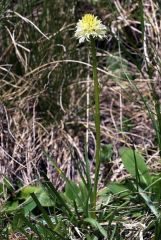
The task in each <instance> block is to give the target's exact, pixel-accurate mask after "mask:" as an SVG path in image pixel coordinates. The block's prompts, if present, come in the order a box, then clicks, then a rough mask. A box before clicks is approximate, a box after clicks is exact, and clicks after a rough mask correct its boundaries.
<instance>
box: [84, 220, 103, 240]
mask: <svg viewBox="0 0 161 240" xmlns="http://www.w3.org/2000/svg"><path fill="white" fill-rule="evenodd" d="M84 221H85V222H88V223H89V224H90V225H91V226H92V227H94V228H95V229H97V230H99V231H100V233H101V234H102V235H103V236H104V237H105V238H107V231H106V230H105V229H104V228H103V227H102V226H101V224H100V223H99V222H97V220H95V219H93V218H85V219H84Z"/></svg>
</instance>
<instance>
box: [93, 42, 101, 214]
mask: <svg viewBox="0 0 161 240" xmlns="http://www.w3.org/2000/svg"><path fill="white" fill-rule="evenodd" d="M91 54H92V65H93V81H94V97H95V130H96V155H95V156H96V163H95V164H96V165H95V176H94V187H93V193H92V203H91V204H92V211H93V214H92V215H93V217H94V218H95V217H96V200H97V186H98V179H99V171H100V100H99V94H100V87H99V82H98V75H97V59H96V46H95V40H94V39H93V38H91Z"/></svg>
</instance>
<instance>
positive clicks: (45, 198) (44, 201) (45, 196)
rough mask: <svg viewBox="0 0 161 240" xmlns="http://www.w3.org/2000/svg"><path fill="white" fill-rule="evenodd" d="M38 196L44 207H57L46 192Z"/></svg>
mask: <svg viewBox="0 0 161 240" xmlns="http://www.w3.org/2000/svg"><path fill="white" fill-rule="evenodd" d="M36 195H37V198H38V200H39V202H40V204H41V205H42V206H43V207H53V206H54V205H55V202H54V201H53V200H52V199H51V198H50V197H49V195H48V193H47V192H46V191H45V190H44V191H42V192H41V193H40V194H36Z"/></svg>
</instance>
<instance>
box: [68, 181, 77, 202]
mask: <svg viewBox="0 0 161 240" xmlns="http://www.w3.org/2000/svg"><path fill="white" fill-rule="evenodd" d="M78 193H79V188H78V186H77V185H76V183H75V182H73V181H69V182H67V183H66V185H65V194H66V196H67V197H68V198H69V199H70V200H72V201H75V200H76V195H78Z"/></svg>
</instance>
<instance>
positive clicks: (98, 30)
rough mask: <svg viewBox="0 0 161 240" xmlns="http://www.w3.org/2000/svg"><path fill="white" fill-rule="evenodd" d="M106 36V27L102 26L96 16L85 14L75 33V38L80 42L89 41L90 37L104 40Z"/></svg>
mask: <svg viewBox="0 0 161 240" xmlns="http://www.w3.org/2000/svg"><path fill="white" fill-rule="evenodd" d="M105 36H106V26H105V25H104V24H102V21H101V20H99V19H98V18H97V17H96V16H94V15H92V14H85V15H84V16H83V17H82V19H81V20H79V21H78V23H77V26H76V31H75V37H77V38H78V39H79V42H80V43H81V42H84V41H85V40H87V41H89V39H90V37H93V38H101V39H102V38H104V37H105Z"/></svg>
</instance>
